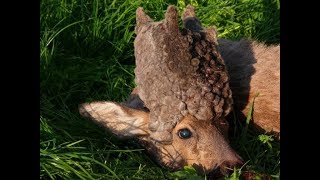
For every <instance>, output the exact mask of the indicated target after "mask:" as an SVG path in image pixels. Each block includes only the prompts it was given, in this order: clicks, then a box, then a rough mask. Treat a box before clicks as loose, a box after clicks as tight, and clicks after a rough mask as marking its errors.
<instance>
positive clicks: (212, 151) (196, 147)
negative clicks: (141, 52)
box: [79, 102, 242, 173]
mask: <svg viewBox="0 0 320 180" xmlns="http://www.w3.org/2000/svg"><path fill="white" fill-rule="evenodd" d="M79 111H80V114H81V115H83V116H85V117H88V118H90V119H92V120H93V121H94V122H96V123H98V124H99V125H101V126H102V127H104V128H105V129H106V130H108V131H111V132H112V133H114V134H116V135H117V136H118V137H121V138H136V139H137V140H138V141H139V142H140V144H141V145H142V146H144V147H145V148H146V149H147V151H148V152H149V154H151V155H152V156H153V157H154V159H155V160H156V161H157V162H158V163H159V164H161V165H163V166H165V167H168V168H170V169H173V170H177V169H181V168H183V167H184V166H187V165H188V166H193V167H195V169H197V170H198V172H200V173H208V172H210V171H212V170H215V169H216V168H218V167H220V169H221V172H222V173H226V168H227V167H231V168H232V166H235V165H237V164H240V163H241V161H242V160H241V158H240V157H239V156H238V155H237V154H236V153H235V152H234V151H233V150H232V148H231V147H230V146H229V145H228V143H227V141H226V140H225V137H224V136H223V134H222V133H226V132H222V131H223V129H218V127H216V126H215V125H214V124H213V123H210V122H209V121H198V120H197V119H196V118H195V117H194V116H191V115H186V116H185V117H184V118H183V119H182V120H181V121H180V122H178V123H177V124H176V126H175V127H174V128H173V130H172V132H170V133H171V134H172V142H171V144H168V143H166V144H162V143H161V142H158V141H155V140H154V139H152V138H151V136H152V134H153V133H154V132H152V131H150V130H149V128H148V123H149V120H150V119H149V112H148V111H143V110H139V109H135V108H131V107H128V106H124V105H120V104H117V103H113V102H92V103H84V104H81V105H80V107H79Z"/></svg>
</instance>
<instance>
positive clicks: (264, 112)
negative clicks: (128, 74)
mask: <svg viewBox="0 0 320 180" xmlns="http://www.w3.org/2000/svg"><path fill="white" fill-rule="evenodd" d="M182 22H183V25H184V28H179V24H178V11H177V9H176V7H175V6H173V5H169V6H168V8H167V10H166V13H165V19H163V20H161V21H158V22H155V21H154V20H152V19H151V18H150V17H149V16H148V15H147V14H146V13H145V12H144V10H143V8H142V7H139V8H137V10H136V27H135V34H136V37H135V40H134V54H135V61H136V67H135V70H134V72H135V83H136V84H137V86H136V87H135V88H134V89H133V90H132V93H131V95H130V96H129V98H128V99H127V100H126V101H124V102H120V103H118V102H111V101H94V102H86V103H83V104H80V105H79V112H80V114H81V115H82V116H84V117H86V118H89V119H91V120H93V121H94V122H95V123H97V124H99V125H100V126H102V127H103V128H104V129H106V130H107V131H108V132H111V133H113V134H115V135H116V136H117V137H118V138H122V139H127V138H131V139H135V140H137V142H138V143H139V144H141V146H143V147H144V148H145V149H146V150H147V152H148V153H149V154H150V155H151V156H152V157H153V158H154V160H155V161H156V162H157V163H158V164H160V165H162V166H164V167H166V168H169V169H171V170H178V169H181V168H183V167H184V166H193V167H194V168H195V169H196V170H197V171H198V172H199V173H201V174H208V173H210V172H214V171H220V172H221V173H222V174H227V173H229V172H230V171H229V170H230V169H233V167H236V166H240V165H242V164H243V163H244V160H243V159H242V158H241V157H240V155H239V154H238V153H237V152H236V151H235V150H234V149H233V148H232V147H231V146H230V144H229V140H228V129H229V123H228V121H227V120H226V117H227V116H228V115H229V114H230V112H231V111H235V112H238V113H242V114H244V115H246V114H247V112H248V111H249V109H250V102H252V100H253V99H254V98H255V101H254V111H253V114H252V119H253V120H252V121H253V123H254V124H255V126H256V127H257V129H258V130H259V129H260V130H263V131H264V132H272V133H275V134H280V105H279V104H280V89H279V88H280V45H270V46H267V45H264V44H262V43H257V42H254V41H250V40H244V39H243V40H240V41H231V40H226V39H218V38H217V31H216V28H215V27H208V28H204V27H202V25H201V22H200V21H199V19H198V18H197V17H196V13H195V9H194V7H192V6H190V5H188V6H187V7H186V8H185V10H184V12H183V13H182ZM257 93H259V96H258V97H257V96H256V94H257Z"/></svg>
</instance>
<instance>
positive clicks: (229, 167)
mask: <svg viewBox="0 0 320 180" xmlns="http://www.w3.org/2000/svg"><path fill="white" fill-rule="evenodd" d="M243 164H244V161H243V159H242V158H241V157H240V156H239V155H238V154H234V157H233V158H232V159H229V160H226V161H224V162H223V163H222V164H221V165H220V171H221V173H222V174H230V173H231V172H232V171H233V170H234V168H235V167H237V168H240V167H241V166H242V165H243Z"/></svg>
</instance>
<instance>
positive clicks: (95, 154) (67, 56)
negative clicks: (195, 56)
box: [40, 0, 280, 179]
mask: <svg viewBox="0 0 320 180" xmlns="http://www.w3.org/2000/svg"><path fill="white" fill-rule="evenodd" d="M188 3H191V4H192V5H194V6H195V7H196V9H197V15H198V17H199V18H200V20H201V21H202V22H203V25H204V26H206V27H207V26H212V25H215V26H216V27H218V33H219V37H220V38H228V39H234V40H236V39H240V38H241V37H247V38H252V39H255V40H258V41H261V42H266V43H269V44H272V43H279V36H280V35H279V34H280V32H279V21H280V20H279V16H280V12H279V11H280V7H279V3H280V2H279V1H277V0H237V1H236V0H233V1H224V0H211V1H210V0H208V1H204V0H203V1H201V0H198V1H196V0H190V1H181V0H178V1H173V0H171V1H169V0H168V1H165V0H153V1H140V0H138V1H136V0H113V1H112V0H93V1H85V0H61V1H55V0H41V2H40V7H41V9H40V26H41V27H40V28H41V30H40V31H41V33H40V92H41V94H40V107H41V109H40V133H41V135H40V167H41V169H40V178H41V179H149V178H150V177H152V178H153V179H177V178H179V179H183V178H186V177H191V174H193V176H192V177H193V178H194V179H195V178H198V179H203V178H205V177H201V176H198V175H196V174H194V172H193V171H192V169H191V170H190V168H186V169H185V170H182V171H180V172H176V173H172V172H170V171H168V170H166V169H164V168H162V167H159V166H158V165H157V164H155V163H154V162H153V161H151V160H150V159H149V157H148V156H147V155H145V154H144V150H143V149H141V147H139V146H138V145H136V144H135V143H134V142H131V141H119V140H118V139H116V138H115V137H114V136H113V135H111V134H107V133H105V132H104V131H103V130H102V129H101V128H99V127H97V126H96V125H95V124H93V123H91V122H89V121H88V120H85V119H83V118H81V117H80V115H79V114H78V110H77V106H78V104H79V103H82V102H86V101H92V100H110V101H123V100H124V99H126V98H127V97H128V95H129V93H130V91H131V89H132V88H133V87H134V73H133V70H134V54H133V40H134V37H135V35H134V26H135V10H136V8H137V7H138V6H142V7H144V9H145V11H146V12H147V13H148V14H149V15H150V16H151V17H152V18H153V19H155V20H160V19H162V18H163V16H164V11H165V9H166V7H167V5H168V4H174V5H177V6H178V8H179V10H180V13H181V10H182V9H183V8H184V7H185V6H186V5H187V4H188ZM234 124H235V128H234V130H232V132H233V133H232V134H231V137H230V140H231V145H232V146H233V147H234V149H236V150H237V152H238V153H239V154H240V155H241V156H242V157H243V158H244V159H245V160H247V164H246V165H245V168H246V169H249V170H251V171H254V172H256V173H257V174H268V175H270V176H271V177H272V178H273V179H279V176H280V145H279V143H277V142H275V141H274V140H273V139H272V137H270V136H267V135H263V134H257V133H256V132H253V131H252V128H251V125H250V124H249V125H248V126H243V125H241V124H240V123H238V122H235V123H234ZM242 172H244V169H237V170H236V171H235V173H234V174H232V175H230V176H229V177H225V179H238V178H239V176H240V174H241V173H242ZM190 173H191V174H190ZM257 178H258V177H257Z"/></svg>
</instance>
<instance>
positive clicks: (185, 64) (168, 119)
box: [134, 6, 232, 143]
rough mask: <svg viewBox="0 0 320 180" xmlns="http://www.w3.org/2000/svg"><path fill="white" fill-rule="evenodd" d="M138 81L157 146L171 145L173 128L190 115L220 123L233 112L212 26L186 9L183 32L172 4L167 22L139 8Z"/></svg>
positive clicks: (137, 31) (183, 17) (136, 73)
mask: <svg viewBox="0 0 320 180" xmlns="http://www.w3.org/2000/svg"><path fill="white" fill-rule="evenodd" d="M136 18H137V26H136V34H137V37H136V39H135V42H134V45H135V57H136V69H135V75H136V83H137V85H138V86H137V91H138V94H139V96H140V98H141V100H142V101H143V102H144V103H145V105H146V106H147V107H148V108H149V109H150V123H149V128H150V130H151V131H154V132H155V133H154V134H153V136H152V138H154V139H155V140H157V141H159V142H163V143H165V142H169V143H170V142H171V141H172V133H171V132H172V129H173V128H174V127H175V125H176V123H177V122H179V121H181V119H183V117H185V116H186V115H192V116H194V117H195V118H196V119H197V120H199V121H213V122H218V121H220V120H221V119H223V118H224V117H225V116H226V115H227V114H228V113H229V112H230V110H231V105H232V97H231V90H230V88H229V82H228V75H227V70H226V68H225V64H224V62H223V59H222V57H221V55H220V53H219V52H218V48H217V36H216V31H215V29H214V28H213V27H210V28H203V27H202V26H201V24H200V22H199V20H198V19H197V18H196V17H195V12H194V9H193V7H191V6H187V8H186V9H185V11H184V13H183V15H182V20H183V23H184V26H185V28H186V29H179V25H178V13H177V10H176V8H175V7H174V6H169V7H168V9H167V12H166V14H165V19H164V20H162V21H160V22H153V21H152V20H151V18H150V17H148V16H147V15H146V14H145V13H144V11H143V10H142V8H138V10H137V17H136Z"/></svg>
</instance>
